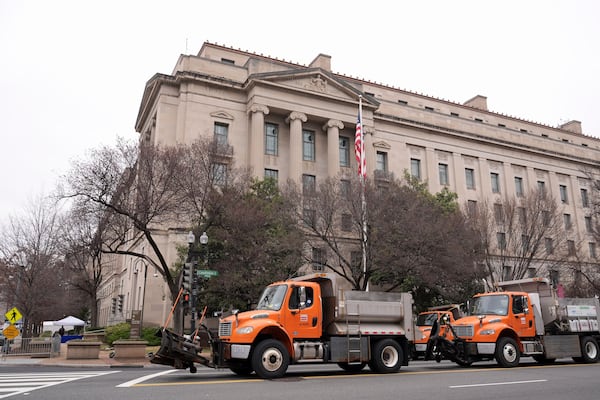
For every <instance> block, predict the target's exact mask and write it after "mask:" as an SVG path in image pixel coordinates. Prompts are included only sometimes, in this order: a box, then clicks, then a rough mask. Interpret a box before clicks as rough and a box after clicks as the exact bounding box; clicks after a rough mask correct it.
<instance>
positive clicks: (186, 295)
mask: <svg viewBox="0 0 600 400" xmlns="http://www.w3.org/2000/svg"><path fill="white" fill-rule="evenodd" d="M181 305H182V306H183V307H184V308H188V307H189V306H190V294H189V293H184V294H183V298H182V300H181Z"/></svg>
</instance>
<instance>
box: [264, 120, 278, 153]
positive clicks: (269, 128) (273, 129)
mask: <svg viewBox="0 0 600 400" xmlns="http://www.w3.org/2000/svg"><path fill="white" fill-rule="evenodd" d="M278 135H279V127H278V126H277V125H275V124H265V154H267V155H271V156H276V155H277V154H278Z"/></svg>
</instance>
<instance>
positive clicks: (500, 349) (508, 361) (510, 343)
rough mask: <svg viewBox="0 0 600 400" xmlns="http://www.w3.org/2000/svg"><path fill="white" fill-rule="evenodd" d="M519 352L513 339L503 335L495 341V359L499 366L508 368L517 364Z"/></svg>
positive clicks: (519, 356)
mask: <svg viewBox="0 0 600 400" xmlns="http://www.w3.org/2000/svg"><path fill="white" fill-rule="evenodd" d="M520 358H521V354H520V352H519V346H518V345H517V342H515V340H514V339H512V338H509V337H503V338H500V339H499V340H498V343H496V361H497V362H498V364H500V366H501V367H505V368H510V367H516V366H517V365H519V360H520Z"/></svg>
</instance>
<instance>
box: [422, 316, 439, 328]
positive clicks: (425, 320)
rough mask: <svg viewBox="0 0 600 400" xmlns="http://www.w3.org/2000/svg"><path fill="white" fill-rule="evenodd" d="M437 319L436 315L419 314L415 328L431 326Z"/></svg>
mask: <svg viewBox="0 0 600 400" xmlns="http://www.w3.org/2000/svg"><path fill="white" fill-rule="evenodd" d="M437 319H438V315H437V313H431V314H419V316H418V317H417V326H431V325H433V323H434V322H435V321H436V320H437Z"/></svg>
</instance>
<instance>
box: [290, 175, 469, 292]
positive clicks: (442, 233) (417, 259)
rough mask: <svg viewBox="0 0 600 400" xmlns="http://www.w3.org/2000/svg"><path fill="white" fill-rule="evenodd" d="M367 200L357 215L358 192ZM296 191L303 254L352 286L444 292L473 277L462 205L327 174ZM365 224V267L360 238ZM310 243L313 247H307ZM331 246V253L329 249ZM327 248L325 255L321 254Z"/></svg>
mask: <svg viewBox="0 0 600 400" xmlns="http://www.w3.org/2000/svg"><path fill="white" fill-rule="evenodd" d="M362 190H364V198H365V202H366V205H367V214H366V218H363V214H362V194H361V191H362ZM290 192H291V193H292V194H294V195H295V196H296V202H297V203H298V204H302V206H301V207H299V218H300V219H301V220H302V221H303V225H304V229H305V231H306V232H307V240H306V243H307V247H308V249H309V251H308V254H307V261H309V262H311V263H313V265H314V266H316V267H317V268H318V267H319V264H322V265H323V266H326V267H327V268H329V269H330V270H332V271H333V272H335V273H337V274H339V275H340V276H342V277H344V278H345V279H346V280H348V282H350V283H351V284H352V286H353V287H354V288H355V289H359V290H364V289H365V288H366V287H367V282H369V281H370V282H373V283H378V284H381V285H384V286H385V287H386V288H387V289H388V290H393V289H395V288H397V287H402V288H403V289H406V290H413V289H414V288H416V287H429V288H431V289H433V288H434V287H436V288H437V290H439V291H438V293H439V292H443V293H444V294H445V295H448V294H450V293H451V292H455V291H456V289H457V288H458V286H459V285H457V284H456V283H457V282H458V281H459V280H463V279H464V278H465V277H469V279H473V276H474V274H475V267H474V265H475V257H476V254H477V252H476V247H477V242H476V241H475V240H474V238H473V236H471V234H470V231H469V229H468V228H467V226H466V225H465V223H464V220H463V218H462V216H461V214H460V213H459V212H454V211H451V209H450V208H448V209H446V208H444V207H441V206H440V205H439V204H437V203H436V201H435V200H434V199H435V197H434V196H425V195H423V194H422V193H421V192H420V191H418V190H415V189H414V188H411V187H410V186H408V185H406V184H405V183H403V182H401V181H399V180H396V179H391V178H390V179H389V180H387V181H385V182H381V181H370V180H367V181H366V182H365V185H364V187H363V186H362V185H361V183H360V182H359V181H358V179H356V178H348V179H341V178H339V177H338V178H335V179H334V178H329V179H326V180H325V181H323V182H322V183H321V184H320V185H319V186H318V188H311V187H309V186H307V185H306V184H305V185H304V187H303V188H302V193H300V191H299V190H295V191H294V190H293V187H292V189H290ZM365 223H366V224H367V229H366V231H367V238H368V240H367V246H366V255H367V257H366V258H367V263H366V266H363V265H362V251H361V246H360V241H361V240H362V239H361V238H362V234H363V232H364V231H365V229H364V224H365ZM311 250H312V252H311ZM326 253H328V254H326ZM325 254H326V255H325Z"/></svg>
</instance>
